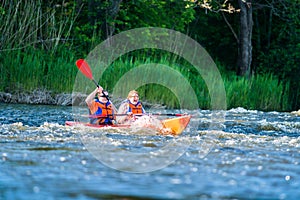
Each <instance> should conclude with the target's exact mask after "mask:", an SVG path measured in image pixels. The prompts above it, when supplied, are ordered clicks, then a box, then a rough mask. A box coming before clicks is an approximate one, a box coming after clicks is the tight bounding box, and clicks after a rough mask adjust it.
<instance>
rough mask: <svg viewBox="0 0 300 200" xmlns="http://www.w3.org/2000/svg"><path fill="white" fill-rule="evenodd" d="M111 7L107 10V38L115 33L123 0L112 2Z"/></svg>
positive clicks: (113, 0)
mask: <svg viewBox="0 0 300 200" xmlns="http://www.w3.org/2000/svg"><path fill="white" fill-rule="evenodd" d="M109 2H110V6H109V7H108V9H107V15H108V16H107V19H106V38H110V37H112V35H113V33H114V32H115V24H114V22H113V21H114V20H115V18H116V17H117V14H118V12H119V10H120V4H121V2H122V0H110V1H109Z"/></svg>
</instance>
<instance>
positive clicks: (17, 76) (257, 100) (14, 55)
mask: <svg viewBox="0 0 300 200" xmlns="http://www.w3.org/2000/svg"><path fill="white" fill-rule="evenodd" d="M134 58H135V59H133V57H132V56H129V55H127V56H124V57H122V58H120V59H118V60H116V61H115V62H114V63H113V64H112V65H111V66H110V67H108V68H107V70H106V71H105V72H104V74H103V76H102V77H103V78H102V79H101V80H100V84H101V85H102V86H103V87H104V88H107V89H108V91H110V92H111V90H112V89H113V88H114V86H115V84H116V82H117V81H118V80H119V79H120V78H121V77H122V76H123V75H124V74H125V73H126V72H128V71H130V70H131V69H133V68H135V67H138V66H140V65H145V64H150V63H159V64H162V65H166V66H170V67H172V68H173V69H175V70H177V71H179V72H180V73H181V74H182V75H183V76H184V77H185V78H186V79H187V80H189V82H190V85H191V86H192V88H193V90H194V91H195V93H196V95H197V98H198V99H197V100H198V104H199V108H200V109H210V97H209V92H208V90H207V87H206V85H205V83H204V81H203V79H202V78H201V76H200V75H199V74H198V73H196V71H195V70H193V67H192V66H189V64H188V63H186V62H184V61H181V60H176V59H173V58H172V59H170V58H169V57H168V55H166V56H163V57H160V58H153V59H149V58H148V57H146V56H139V57H134ZM0 59H1V60H2V62H1V64H0V80H1V82H0V92H1V93H0V94H1V95H0V101H1V102H11V103H35V104H56V105H71V104H72V99H71V94H72V91H73V87H74V81H75V77H76V75H77V72H78V70H77V68H76V67H75V61H76V60H77V59H78V58H77V57H76V56H75V55H74V54H73V53H71V52H70V51H68V50H66V49H60V50H59V51H56V52H54V53H53V52H51V53H50V54H49V53H47V52H44V51H37V50H34V49H31V50H27V51H26V52H24V51H21V50H17V51H12V52H9V53H5V52H4V53H2V54H1V55H0ZM218 67H220V69H222V67H221V66H218ZM220 71H221V75H222V78H223V82H224V86H225V90H226V100H227V108H228V109H230V108H235V107H243V108H246V109H256V110H264V111H271V110H276V111H288V110H290V109H291V108H290V107H289V99H288V97H289V94H288V87H289V85H288V84H283V83H282V82H280V81H279V80H278V79H277V78H276V77H274V76H272V75H271V74H267V75H254V76H252V77H251V78H249V79H247V78H245V77H238V76H236V75H234V74H233V73H230V72H226V71H225V70H220ZM82 87H83V88H82V91H83V92H82V94H81V95H83V96H84V95H86V94H85V93H88V92H90V91H92V90H93V89H94V87H95V86H94V85H93V84H92V83H91V85H89V86H82ZM137 90H138V91H139V92H140V96H141V99H142V100H143V101H147V102H151V103H157V104H161V105H164V106H166V107H169V108H178V107H179V103H178V100H177V98H176V96H175V95H172V94H171V95H169V94H170V93H171V92H170V91H169V90H168V88H166V87H163V86H160V85H157V84H149V85H145V86H141V87H139V88H137ZM79 96H80V95H79ZM41 97H43V98H41ZM125 97H126V96H124V97H123V98H125ZM26 98H27V99H28V100H27V101H25V102H24V99H26ZM81 98H83V97H81ZM186 98H188V97H186ZM22 99H23V100H22ZM30 99H31V100H30ZM34 99H40V101H37V100H36V101H35V100H34ZM41 99H43V100H41ZM79 99H80V98H79Z"/></svg>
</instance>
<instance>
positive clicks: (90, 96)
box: [85, 86, 103, 107]
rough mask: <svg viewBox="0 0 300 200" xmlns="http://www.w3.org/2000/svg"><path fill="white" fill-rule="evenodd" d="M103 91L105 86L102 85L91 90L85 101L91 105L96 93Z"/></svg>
mask: <svg viewBox="0 0 300 200" xmlns="http://www.w3.org/2000/svg"><path fill="white" fill-rule="evenodd" d="M102 91H103V88H102V87H101V86H100V87H99V88H96V89H95V90H94V91H93V92H91V94H89V95H88V96H87V97H86V99H85V103H86V104H87V105H88V106H89V107H90V106H91V104H92V102H93V100H94V98H95V95H96V93H97V92H100V93H102Z"/></svg>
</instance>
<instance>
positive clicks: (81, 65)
mask: <svg viewBox="0 0 300 200" xmlns="http://www.w3.org/2000/svg"><path fill="white" fill-rule="evenodd" d="M76 66H77V68H78V69H79V70H80V71H81V73H82V74H83V75H85V76H86V77H88V78H89V79H91V80H93V79H94V78H93V74H92V71H91V68H90V66H89V64H88V63H87V62H86V61H85V60H84V59H79V60H77V61H76Z"/></svg>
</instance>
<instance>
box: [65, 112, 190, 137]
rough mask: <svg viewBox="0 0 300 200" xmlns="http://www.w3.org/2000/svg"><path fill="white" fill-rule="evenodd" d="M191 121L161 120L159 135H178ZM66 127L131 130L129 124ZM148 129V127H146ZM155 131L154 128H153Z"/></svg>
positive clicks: (68, 122)
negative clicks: (161, 126)
mask: <svg viewBox="0 0 300 200" xmlns="http://www.w3.org/2000/svg"><path fill="white" fill-rule="evenodd" d="M190 119H191V116H190V115H183V116H180V117H174V118H169V119H165V120H161V123H162V125H163V131H160V130H158V131H159V132H160V133H161V134H172V135H180V134H181V133H182V132H183V131H184V129H185V128H186V127H187V125H188V124H189V122H190ZM65 125H66V126H78V125H81V126H88V127H93V128H104V127H105V128H110V127H111V128H131V125H129V124H114V125H96V124H90V123H84V122H76V121H66V122H65ZM147 128H149V126H147ZM153 129H154V130H156V129H155V128H153Z"/></svg>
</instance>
